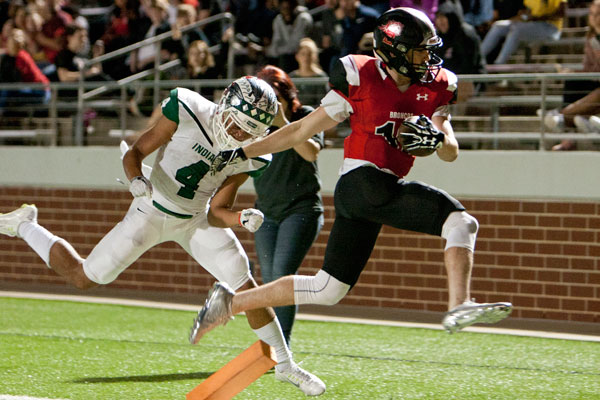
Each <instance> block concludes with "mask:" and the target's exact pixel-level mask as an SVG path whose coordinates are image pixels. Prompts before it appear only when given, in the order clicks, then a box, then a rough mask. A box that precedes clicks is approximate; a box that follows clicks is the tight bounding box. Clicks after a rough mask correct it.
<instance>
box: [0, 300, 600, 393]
mask: <svg viewBox="0 0 600 400" xmlns="http://www.w3.org/2000/svg"><path fill="white" fill-rule="evenodd" d="M0 297H16V298H23V299H37V300H61V301H74V302H82V303H94V304H110V305H121V306H134V307H147V308H158V309H166V310H177V311H198V309H199V307H200V305H194V304H179V303H163V302H159V301H149V300H133V299H120V298H112V297H93V296H78V295H71V294H50V293H29V292H12V291H0ZM296 319H298V320H303V321H317V322H330V321H331V322H341V323H353V324H363V325H378V326H396V327H401V328H423V329H435V330H442V329H443V328H442V326H441V324H428V323H417V322H401V321H387V320H373V319H364V318H352V317H335V316H330V315H318V314H305V313H298V314H296ZM463 331H465V332H478V333H491V334H498V335H513V336H529V337H537V338H547V339H563V340H578V341H584V342H600V336H594V335H578V334H576V333H562V332H548V331H534V330H525V329H507V328H498V327H491V326H490V327H487V326H469V327H467V328H465V329H463ZM0 400H4V399H2V398H1V397H0Z"/></svg>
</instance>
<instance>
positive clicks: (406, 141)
mask: <svg viewBox="0 0 600 400" xmlns="http://www.w3.org/2000/svg"><path fill="white" fill-rule="evenodd" d="M402 125H404V126H406V127H408V128H410V130H411V131H410V132H402V133H400V135H401V137H402V148H403V150H404V151H407V152H410V151H412V150H416V149H439V148H440V147H442V144H444V137H445V134H444V132H442V131H440V130H439V129H437V128H436V127H435V126H434V125H433V122H431V120H430V119H429V118H427V117H426V116H424V115H421V116H419V119H418V120H417V121H416V123H415V122H411V121H406V120H405V121H404V122H402Z"/></svg>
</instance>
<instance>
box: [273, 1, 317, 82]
mask: <svg viewBox="0 0 600 400" xmlns="http://www.w3.org/2000/svg"><path fill="white" fill-rule="evenodd" d="M312 25H313V19H312V16H311V15H310V14H309V13H308V12H307V9H306V7H303V6H299V5H298V2H297V0H280V1H279V15H278V16H276V17H275V19H274V20H273V38H272V41H271V44H270V45H269V46H268V47H267V49H266V55H267V57H269V58H271V59H273V61H274V64H276V65H278V66H279V67H280V68H281V69H283V70H284V71H286V72H290V71H292V70H294V69H296V67H297V64H296V51H297V50H298V45H299V44H300V39H302V38H304V37H307V36H309V35H310V32H311V29H312Z"/></svg>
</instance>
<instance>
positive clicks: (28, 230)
mask: <svg viewBox="0 0 600 400" xmlns="http://www.w3.org/2000/svg"><path fill="white" fill-rule="evenodd" d="M18 233H19V236H20V237H21V238H22V239H23V240H24V241H25V242H26V243H27V244H28V245H29V247H31V248H32V249H33V251H35V252H36V253H37V254H38V256H40V257H41V258H42V260H44V262H45V263H46V265H47V266H48V268H51V267H50V264H49V261H50V248H51V247H52V245H54V243H56V242H57V241H58V240H60V238H59V237H58V236H56V235H54V234H53V233H51V232H50V231H48V230H47V229H46V228H44V227H43V226H41V225H39V224H38V223H37V222H30V221H25V222H23V223H21V224H20V225H19V228H18Z"/></svg>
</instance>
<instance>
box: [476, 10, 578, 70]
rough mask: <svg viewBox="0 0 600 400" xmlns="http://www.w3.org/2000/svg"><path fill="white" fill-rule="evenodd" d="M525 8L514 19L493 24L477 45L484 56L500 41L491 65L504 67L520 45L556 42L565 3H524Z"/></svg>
mask: <svg viewBox="0 0 600 400" xmlns="http://www.w3.org/2000/svg"><path fill="white" fill-rule="evenodd" d="M523 4H524V5H525V6H526V7H527V8H526V9H524V10H521V11H520V12H519V14H518V15H517V16H516V17H513V18H511V19H508V20H500V21H496V22H494V23H493V24H492V27H491V28H490V30H489V32H488V33H487V34H486V35H485V38H484V39H483V42H482V44H481V50H482V51H483V54H484V56H486V57H487V55H488V54H490V53H491V52H492V50H493V49H494V48H495V47H496V45H497V44H498V43H499V42H500V41H501V40H502V39H503V38H504V44H503V45H502V48H501V49H500V54H498V57H496V59H495V60H494V64H506V62H507V61H508V59H509V57H510V56H511V55H512V54H513V53H514V52H515V51H517V48H518V47H519V44H520V43H521V42H533V41H543V40H558V39H559V38H560V33H561V30H562V25H563V18H564V16H565V10H566V4H567V0H525V1H524V2H523Z"/></svg>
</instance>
